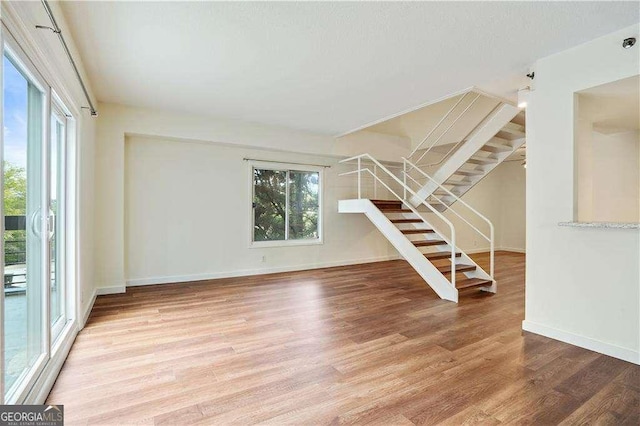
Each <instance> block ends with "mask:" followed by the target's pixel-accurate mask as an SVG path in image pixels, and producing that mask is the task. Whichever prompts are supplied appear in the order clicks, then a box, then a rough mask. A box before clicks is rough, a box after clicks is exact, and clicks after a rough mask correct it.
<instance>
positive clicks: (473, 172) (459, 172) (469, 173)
mask: <svg viewBox="0 0 640 426" xmlns="http://www.w3.org/2000/svg"><path fill="white" fill-rule="evenodd" d="M453 174H454V175H460V176H480V175H483V174H484V172H483V171H482V170H456V171H455V172H454V173H453Z"/></svg>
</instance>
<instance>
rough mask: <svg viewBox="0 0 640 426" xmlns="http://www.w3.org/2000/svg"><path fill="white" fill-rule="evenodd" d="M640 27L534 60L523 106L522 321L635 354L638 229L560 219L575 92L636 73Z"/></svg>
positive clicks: (569, 214)
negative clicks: (626, 44)
mask: <svg viewBox="0 0 640 426" xmlns="http://www.w3.org/2000/svg"><path fill="white" fill-rule="evenodd" d="M639 33H640V26H639V25H634V26H632V27H629V28H626V29H623V30H621V31H618V32H616V33H613V34H610V35H607V36H605V37H602V38H598V39H596V40H593V41H591V42H589V43H585V44H583V45H580V46H577V47H575V48H573V49H570V50H567V51H564V52H561V53H558V54H555V55H552V56H549V57H547V58H544V59H541V60H539V61H538V62H537V63H536V64H535V71H536V78H535V81H534V82H535V87H534V91H533V92H532V94H531V99H530V102H529V107H528V109H527V191H526V192H527V207H526V208H527V235H528V239H527V275H526V315H525V321H524V322H523V328H524V329H525V330H529V331H533V332H536V333H540V334H543V335H547V336H549V337H553V338H556V339H560V340H563V341H567V342H569V343H573V344H576V345H579V346H583V347H586V348H590V349H593V350H596V351H599V352H602V353H606V354H609V355H612V356H616V357H619V358H622V359H626V360H629V361H633V362H636V363H638V362H639V354H638V353H639V340H640V309H639V305H640V231H638V229H585V228H571V227H560V226H558V222H563V221H571V220H572V219H573V218H574V217H575V215H574V214H575V210H574V196H573V195H574V184H575V182H576V178H575V177H574V93H575V92H576V91H580V90H584V89H587V88H590V87H594V86H597V85H600V84H604V83H608V82H611V81H616V80H619V79H622V78H626V77H631V76H634V75H637V74H638V73H639V72H640V69H639V68H640V67H639V64H640V55H639V52H640V49H639V47H638V46H636V47H634V48H633V49H629V50H625V49H622V47H621V43H622V40H623V39H624V38H626V37H636V38H638V37H639Z"/></svg>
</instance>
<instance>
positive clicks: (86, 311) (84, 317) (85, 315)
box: [79, 288, 98, 330]
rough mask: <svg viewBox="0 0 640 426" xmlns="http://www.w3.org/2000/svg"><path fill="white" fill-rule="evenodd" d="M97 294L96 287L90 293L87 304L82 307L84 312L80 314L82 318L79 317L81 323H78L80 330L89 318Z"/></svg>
mask: <svg viewBox="0 0 640 426" xmlns="http://www.w3.org/2000/svg"><path fill="white" fill-rule="evenodd" d="M97 296H98V291H97V289H95V288H94V289H93V294H92V295H91V299H90V300H89V303H87V306H86V307H85V308H84V312H83V314H82V318H80V321H81V323H80V324H79V325H80V327H79V328H80V329H81V330H82V329H83V328H84V326H85V325H86V324H87V320H88V319H89V315H90V314H91V310H92V309H93V305H94V304H95V303H96V297H97Z"/></svg>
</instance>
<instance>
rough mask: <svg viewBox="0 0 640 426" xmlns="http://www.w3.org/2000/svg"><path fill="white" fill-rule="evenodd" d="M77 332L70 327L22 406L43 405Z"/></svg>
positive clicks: (74, 328) (76, 329)
mask: <svg viewBox="0 0 640 426" xmlns="http://www.w3.org/2000/svg"><path fill="white" fill-rule="evenodd" d="M78 331H79V330H78V328H77V327H75V325H74V326H72V327H71V329H70V331H69V332H68V333H66V334H65V336H64V337H63V339H62V340H61V342H60V345H59V347H58V348H57V350H56V353H57V355H56V356H55V357H53V358H51V359H49V362H47V364H46V366H45V368H44V370H43V371H42V373H41V374H40V375H39V376H38V379H37V380H36V382H35V383H34V385H33V386H32V387H31V390H30V392H29V393H28V394H27V396H26V397H25V399H24V402H22V403H23V404H44V402H45V400H46V399H47V396H48V395H49V392H51V388H53V385H54V383H55V382H56V379H57V378H58V375H59V374H60V370H61V369H62V366H63V365H64V362H65V361H66V360H67V356H68V355H69V351H71V347H72V346H73V343H74V342H75V340H76V336H77V335H78Z"/></svg>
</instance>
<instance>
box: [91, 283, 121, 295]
mask: <svg viewBox="0 0 640 426" xmlns="http://www.w3.org/2000/svg"><path fill="white" fill-rule="evenodd" d="M126 292H127V289H126V287H125V286H123V285H114V286H111V287H99V288H97V289H96V295H98V296H104V295H105V294H118V293H126Z"/></svg>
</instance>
